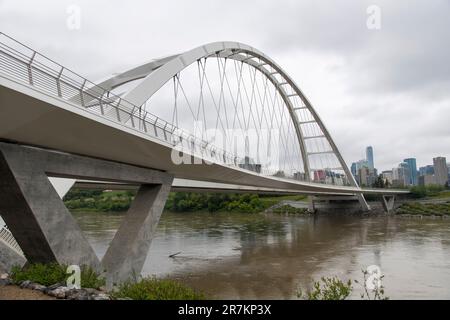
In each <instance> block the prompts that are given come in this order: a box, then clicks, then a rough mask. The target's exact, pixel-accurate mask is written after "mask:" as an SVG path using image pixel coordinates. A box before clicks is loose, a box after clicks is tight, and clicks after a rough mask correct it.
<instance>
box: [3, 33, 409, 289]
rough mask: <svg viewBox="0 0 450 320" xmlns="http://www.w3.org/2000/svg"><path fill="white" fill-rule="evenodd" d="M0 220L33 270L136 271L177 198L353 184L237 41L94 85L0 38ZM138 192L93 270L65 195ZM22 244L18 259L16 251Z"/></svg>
mask: <svg viewBox="0 0 450 320" xmlns="http://www.w3.org/2000/svg"><path fill="white" fill-rule="evenodd" d="M0 176H1V177H2V179H1V182H0V213H1V215H2V217H3V219H4V220H5V222H6V225H7V226H8V229H9V230H10V232H11V233H12V234H13V235H14V238H15V240H16V241H17V244H18V245H17V246H16V248H15V249H16V251H17V250H21V251H20V252H23V254H24V256H25V257H26V258H27V260H28V261H30V262H49V261H57V262H60V263H66V264H78V265H90V266H93V267H95V268H97V269H99V270H106V271H107V274H108V277H109V280H110V281H111V282H119V281H123V280H124V279H127V278H128V277H129V276H130V274H131V273H132V272H137V273H140V271H141V269H142V266H143V263H144V261H145V258H146V256H147V252H148V250H149V247H150V243H151V238H152V235H153V233H154V231H155V228H156V226H157V223H158V221H159V217H160V215H161V212H162V210H163V207H164V203H165V200H166V198H167V196H168V193H169V191H170V190H197V191H221V192H223V191H226V192H257V193H276V194H308V195H314V196H332V197H338V198H339V197H347V198H348V197H352V198H354V199H357V201H359V204H360V206H361V209H362V210H369V209H370V208H369V206H368V204H367V202H366V200H365V198H364V194H377V195H380V197H382V200H383V204H384V205H385V207H386V209H389V207H390V206H392V204H393V197H394V196H395V195H396V194H401V193H405V192H406V191H402V190H390V189H388V190H376V189H362V188H360V187H359V186H358V184H357V182H356V181H355V179H354V177H353V175H352V174H351V172H350V170H349V168H348V166H347V164H346V163H345V161H344V159H343V157H342V155H341V153H340V152H339V149H338V147H337V145H336V143H335V142H334V140H333V139H332V137H331V135H330V133H329V131H328V130H327V128H326V127H325V125H324V123H323V122H322V120H321V119H320V117H319V115H318V114H317V112H316V111H315V109H314V108H313V106H312V104H311V103H310V101H309V100H308V99H307V98H306V96H305V95H304V94H303V92H302V91H301V90H300V88H299V86H297V85H296V83H295V82H294V80H293V79H292V78H290V77H289V75H288V74H287V73H286V72H285V71H284V70H283V69H282V68H281V67H280V66H279V65H278V64H277V63H276V62H275V61H273V60H272V59H271V58H269V57H268V56H266V55H265V54H264V53H262V52H260V51H258V50H257V49H255V48H252V47H250V46H248V45H245V44H242V43H236V42H216V43H210V44H207V45H204V46H201V47H198V48H195V49H192V50H190V51H187V52H184V53H181V54H175V55H170V56H167V57H163V58H159V59H154V60H151V61H150V62H148V63H145V64H142V65H139V66H137V67H135V68H132V69H130V70H126V71H124V72H121V73H118V74H115V75H113V76H112V77H107V78H105V79H103V80H102V81H99V82H96V83H93V82H91V81H89V80H87V79H86V78H84V77H82V76H80V75H78V74H77V73H75V72H73V71H71V70H70V69H68V68H66V67H64V66H62V65H60V64H59V63H57V62H55V61H53V60H51V59H49V58H47V57H46V56H44V55H42V54H40V53H38V52H36V51H35V50H33V49H31V48H29V47H27V46H26V45H24V44H22V43H20V42H18V41H16V40H15V39H13V38H11V37H9V36H7V35H5V34H2V33H0ZM73 185H76V186H79V187H99V186H100V187H102V188H111V189H112V188H118V189H120V188H128V187H136V188H137V189H138V192H137V196H136V197H135V200H134V201H133V203H132V205H131V207H130V209H129V211H128V213H127V214H126V217H125V218H124V221H123V223H122V225H121V226H120V228H119V230H118V231H117V234H116V236H115V238H114V239H113V241H112V243H111V245H110V247H109V249H108V251H107V252H106V254H105V256H104V258H103V259H102V260H101V261H99V259H98V258H97V257H96V255H95V253H94V252H93V250H92V248H91V247H90V245H89V244H88V242H87V241H86V239H85V238H84V236H83V234H82V232H81V231H80V229H79V227H78V226H77V224H76V222H75V221H74V219H73V217H72V216H71V214H70V213H69V212H68V210H67V208H65V206H64V204H63V202H62V201H61V197H62V196H63V195H64V193H65V192H67V190H68V189H69V188H70V187H71V186H73ZM17 248H19V249H17Z"/></svg>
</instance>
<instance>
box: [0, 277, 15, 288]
mask: <svg viewBox="0 0 450 320" xmlns="http://www.w3.org/2000/svg"><path fill="white" fill-rule="evenodd" d="M10 284H12V281H11V280H10V279H0V287H4V286H9V285H10Z"/></svg>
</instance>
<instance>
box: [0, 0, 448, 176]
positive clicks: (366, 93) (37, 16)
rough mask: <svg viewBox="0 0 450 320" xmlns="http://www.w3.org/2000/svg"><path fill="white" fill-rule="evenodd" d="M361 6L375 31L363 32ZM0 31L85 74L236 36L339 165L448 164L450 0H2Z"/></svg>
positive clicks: (115, 69)
mask: <svg viewBox="0 0 450 320" xmlns="http://www.w3.org/2000/svg"><path fill="white" fill-rule="evenodd" d="M370 5H376V6H377V7H378V8H379V9H380V13H381V15H380V16H381V20H380V25H379V26H380V28H379V29H373V28H368V27H367V20H368V19H370V18H371V17H374V16H371V15H370V14H368V13H367V8H368V7H369V6H370ZM74 6H75V7H74ZM74 8H75V9H74ZM77 8H79V9H80V10H81V12H80V13H81V15H80V25H79V28H77V27H76V25H75V28H73V26H74V24H73V23H72V22H73V20H71V19H70V17H73V13H74V12H75V11H76V10H77ZM74 10H75V11H74ZM371 13H373V11H371ZM68 19H69V20H68ZM370 21H372V22H373V20H370ZM68 22H69V24H68ZM370 25H371V26H377V24H376V23H375V24H370ZM69 26H72V27H69ZM0 31H2V32H5V33H7V34H9V35H10V36H12V37H14V38H16V39H18V40H20V41H22V42H24V43H26V44H28V45H29V46H31V47H32V48H34V49H36V50H38V51H40V52H42V53H44V54H45V55H47V56H49V57H51V58H53V59H54V60H56V61H58V62H60V63H61V64H63V65H65V66H67V67H69V68H71V69H73V70H75V71H78V72H79V73H80V74H82V75H84V76H86V77H87V78H89V79H91V80H97V79H100V78H104V77H105V76H106V75H109V74H112V73H115V72H118V71H122V70H125V69H126V68H128V67H131V66H134V65H137V64H140V63H143V62H146V61H148V60H150V59H152V58H155V57H160V56H164V55H167V54H171V53H178V52H182V51H186V50H188V49H191V48H193V47H196V46H198V45H202V44H205V43H208V42H214V41H223V40H230V41H238V42H243V43H246V44H249V45H251V46H253V47H256V48H258V49H259V50H261V51H263V52H264V53H266V54H267V55H269V56H270V57H271V58H273V59H274V60H275V61H276V62H278V63H279V64H280V65H281V66H282V67H283V68H284V69H285V70H286V71H287V72H288V74H290V75H291V77H292V78H294V79H295V81H296V82H297V84H299V86H300V87H301V89H302V90H303V92H304V93H305V94H306V95H307V96H308V97H309V99H310V100H311V102H312V104H313V106H314V107H315V108H316V110H317V111H318V113H319V115H320V116H321V117H322V119H323V120H324V122H325V125H326V126H327V127H328V129H329V130H330V132H331V134H332V135H333V137H334V139H335V142H336V143H337V145H338V147H339V148H340V149H341V151H342V153H343V155H344V158H345V159H346V161H347V163H349V164H350V163H351V162H352V161H355V160H358V159H361V158H363V157H364V148H365V146H367V145H372V146H373V147H374V152H375V165H376V167H378V168H379V169H381V170H386V169H390V168H392V167H393V166H397V164H398V163H399V162H401V161H402V160H403V159H404V158H408V157H416V158H417V160H418V165H420V166H421V165H425V164H429V163H432V158H433V157H435V156H439V155H440V156H446V157H447V158H448V162H450V0H430V1H419V0H415V1H414V0H403V1H402V0H396V1H392V0H387V1H377V0H375V1H361V0H358V1H356V0H355V1H317V0H311V1H300V0H295V1H280V0H276V1H275V0H272V1H261V0H258V1H256V0H255V1H246V2H244V1H242V0H240V1H234V0H228V1H212V0H207V1H193V0H190V1H182V0H179V1H171V0H165V1H148V0H146V1H134V0H129V1H123V0H122V1H119V0H102V1H93V0H90V1H61V0H60V1H54V0H53V1H36V0H34V1H31V0H30V1H21V0H0Z"/></svg>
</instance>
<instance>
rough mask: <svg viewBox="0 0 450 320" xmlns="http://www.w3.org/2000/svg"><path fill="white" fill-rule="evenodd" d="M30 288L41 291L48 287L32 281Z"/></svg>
mask: <svg viewBox="0 0 450 320" xmlns="http://www.w3.org/2000/svg"><path fill="white" fill-rule="evenodd" d="M28 288H29V289H32V290H37V291H41V292H44V291H45V290H46V289H47V287H46V286H43V285H42V284H39V283H30V285H29V286H28Z"/></svg>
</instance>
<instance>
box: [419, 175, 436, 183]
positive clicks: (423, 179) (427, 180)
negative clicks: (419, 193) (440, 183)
mask: <svg viewBox="0 0 450 320" xmlns="http://www.w3.org/2000/svg"><path fill="white" fill-rule="evenodd" d="M433 184H436V179H435V177H434V175H432V174H425V175H423V176H420V177H419V186H429V185H433Z"/></svg>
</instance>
